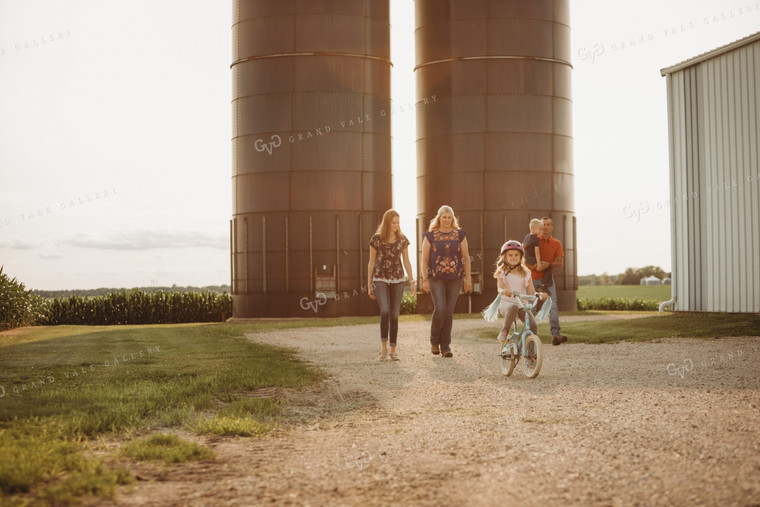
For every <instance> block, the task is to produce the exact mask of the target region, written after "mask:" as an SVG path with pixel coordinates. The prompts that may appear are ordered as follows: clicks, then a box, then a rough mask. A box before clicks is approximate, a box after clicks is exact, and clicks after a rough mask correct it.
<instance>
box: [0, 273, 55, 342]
mask: <svg viewBox="0 0 760 507" xmlns="http://www.w3.org/2000/svg"><path fill="white" fill-rule="evenodd" d="M44 312H45V300H44V299H42V298H41V297H39V296H35V295H34V294H32V293H31V292H30V291H28V290H26V289H25V288H24V284H23V283H21V282H18V281H16V279H15V278H13V279H11V278H10V277H9V276H8V275H6V274H4V273H3V267H2V266H0V331H2V330H3V329H11V328H14V327H21V326H33V325H35V324H37V323H38V322H39V320H40V319H41V318H42V316H43V314H44Z"/></svg>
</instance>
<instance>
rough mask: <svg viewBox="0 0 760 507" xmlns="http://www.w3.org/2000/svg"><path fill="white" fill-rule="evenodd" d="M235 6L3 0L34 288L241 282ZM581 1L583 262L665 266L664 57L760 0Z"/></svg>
mask: <svg viewBox="0 0 760 507" xmlns="http://www.w3.org/2000/svg"><path fill="white" fill-rule="evenodd" d="M231 12H232V6H231V2H229V1H226V0H225V1H222V0H213V1H212V0H205V1H199V0H195V1H189V0H183V1H180V0H150V1H146V0H137V1H131V2H115V1H111V0H89V1H88V0H67V1H65V2H61V1H53V0H0V264H2V265H4V266H5V267H4V270H5V272H6V273H8V274H9V275H11V276H16V277H18V279H19V280H21V281H22V282H24V283H25V284H26V285H27V287H28V288H34V289H87V288H96V287H133V286H146V285H154V284H155V285H172V284H177V285H196V286H202V285H217V284H225V283H229V271H230V270H229V262H230V252H229V220H230V216H231V213H232V204H231V193H232V190H231V189H232V184H231V172H232V169H231V142H230V138H231V135H232V133H231V108H230V101H231V85H230V79H231V71H230V68H229V65H230V63H231V58H232V55H231V51H230V48H231V44H232V43H231V38H232V34H231V30H230V25H231V22H232V17H231ZM571 15H572V19H571V22H572V45H573V47H572V50H573V53H572V54H573V65H574V70H573V102H574V110H573V122H574V133H573V136H574V150H575V160H574V167H575V175H576V180H575V193H576V215H577V217H578V246H579V254H578V271H579V274H581V275H583V274H590V273H597V274H601V273H602V272H603V271H606V272H608V273H611V274H612V273H619V272H622V271H623V270H625V268H627V267H629V266H633V267H639V266H644V265H649V264H654V265H658V266H661V267H663V268H664V269H665V270H666V271H667V270H669V269H670V234H669V216H670V215H669V208H668V206H667V204H666V202H667V199H668V184H669V183H668V139H667V108H666V95H665V78H663V77H661V76H660V73H659V70H660V69H661V68H663V67H667V66H670V65H673V64H675V63H677V62H679V61H682V60H685V59H687V58H691V57H693V56H696V55H698V54H700V53H703V52H705V51H709V50H711V49H714V48H716V47H718V46H722V45H724V44H727V43H729V42H732V41H734V40H737V39H740V38H742V37H745V36H747V35H749V34H751V33H754V32H756V31H758V30H760V2H755V1H751V2H746V1H744V2H742V1H733V0H725V1H704V0H697V1H695V0H690V1H686V0H669V1H667V2H664V1H657V2H655V1H651V0H645V1H639V2H617V1H610V0H606V1H603V0H575V1H573V2H571ZM391 17H392V19H391V24H392V32H391V41H392V55H391V57H392V60H393V63H394V67H393V71H392V79H393V82H392V91H393V100H394V104H395V105H400V104H407V103H410V102H411V103H413V102H414V101H415V96H416V95H415V90H414V84H415V81H414V75H413V71H412V68H413V67H414V54H413V51H412V48H413V47H414V3H413V2H412V0H391ZM632 40H633V42H634V43H633V45H631V41H632ZM414 122H415V114H414V112H413V111H408V112H404V113H399V114H397V115H395V117H394V119H393V125H392V129H393V132H392V133H393V164H394V167H393V169H394V207H395V208H396V209H398V210H399V212H400V213H401V216H402V229H403V230H405V232H406V233H407V235H408V236H410V237H413V236H414V216H415V214H416V210H417V207H416V202H415V199H416V191H415V177H416V156H415V142H414V139H415V124H414ZM636 210H642V211H644V212H643V213H642V212H639V213H635V211H636ZM463 226H464V228H465V229H466V224H464V225H463ZM642 245H644V246H642ZM411 251H414V250H413V249H411Z"/></svg>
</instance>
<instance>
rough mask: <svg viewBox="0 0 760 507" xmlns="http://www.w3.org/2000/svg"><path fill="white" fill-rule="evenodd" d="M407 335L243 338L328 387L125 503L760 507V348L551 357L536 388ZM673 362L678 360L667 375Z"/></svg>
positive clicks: (693, 345)
mask: <svg viewBox="0 0 760 507" xmlns="http://www.w3.org/2000/svg"><path fill="white" fill-rule="evenodd" d="M486 327H490V328H492V329H493V334H494V335H495V334H496V330H497V328H498V325H497V324H493V325H490V326H489V325H487V324H485V323H484V322H482V321H476V320H457V321H455V323H454V340H453V343H452V350H453V352H454V357H453V358H451V359H445V358H441V357H434V356H432V355H431V354H430V353H429V351H428V350H429V346H428V342H427V338H426V337H427V332H428V330H429V323H427V322H419V323H403V324H402V325H401V329H400V336H399V343H400V344H401V346H400V347H399V350H398V352H399V356H400V358H401V360H400V361H398V362H390V361H389V362H378V361H377V360H376V357H377V352H378V350H379V343H378V339H377V336H378V331H377V325H363V326H353V327H334V328H312V329H299V330H287V331H278V332H271V333H261V334H254V335H250V336H249V338H250V339H251V340H254V341H257V342H261V343H269V344H273V345H281V346H287V347H293V348H295V349H297V350H298V351H299V352H300V354H301V355H302V356H303V357H304V358H306V359H307V360H309V361H310V362H313V363H314V364H315V365H317V366H319V367H321V368H323V369H325V370H326V371H327V372H329V373H330V374H331V375H332V378H331V379H330V380H329V381H327V382H325V383H323V384H322V385H320V386H318V387H314V388H311V389H309V390H307V392H301V393H297V394H294V393H279V395H280V396H283V397H285V398H287V399H288V400H289V402H290V403H292V404H293V407H294V408H292V409H291V413H290V414H289V418H290V420H291V421H293V422H291V423H289V424H287V425H284V426H283V427H282V428H281V429H279V430H277V431H275V432H274V433H273V434H270V435H268V436H266V437H264V438H254V439H247V438H238V439H206V440H202V441H203V442H204V443H206V444H208V445H210V446H212V447H213V448H214V449H215V450H216V452H217V460H216V461H215V462H213V463H195V464H187V465H181V466H178V467H174V468H171V469H168V470H166V471H162V472H156V471H155V470H154V471H153V472H150V471H148V472H145V476H146V478H148V479H150V480H148V481H146V482H141V483H139V484H138V486H137V487H136V488H135V489H134V491H132V492H131V493H130V492H126V491H125V492H123V493H122V494H121V495H120V497H119V498H118V499H117V501H116V502H115V504H117V505H162V506H163V505H182V506H185V505H194V506H203V505H205V506H212V505H214V506H216V505H262V504H270V503H276V504H284V505H313V506H322V505H390V504H400V505H486V506H490V505H494V506H495V505H504V504H511V505H541V506H544V505H567V504H573V505H673V504H675V505H686V504H688V505H692V504H706V505H715V504H720V505H758V504H760V337H742V338H726V339H721V340H688V339H668V340H662V341H660V342H650V343H620V344H615V345H583V344H565V345H562V346H560V347H552V346H551V345H546V344H545V345H544V351H545V359H544V366H543V368H542V370H541V374H540V375H539V377H538V378H536V379H532V380H531V379H527V378H525V376H524V374H523V372H522V369H518V370H517V371H516V372H515V373H514V374H513V375H512V377H508V378H507V377H504V376H503V375H502V374H501V372H500V369H499V364H498V358H497V356H496V352H497V346H496V344H495V340H494V341H493V342H492V341H491V340H489V339H486V338H483V337H480V336H479V335H480V333H479V332H478V330H479V329H482V328H486ZM668 365H670V366H668Z"/></svg>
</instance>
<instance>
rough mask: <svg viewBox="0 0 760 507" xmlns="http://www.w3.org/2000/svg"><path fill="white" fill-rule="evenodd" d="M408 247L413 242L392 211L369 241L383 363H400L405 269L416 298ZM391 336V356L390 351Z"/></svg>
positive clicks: (369, 276)
mask: <svg viewBox="0 0 760 507" xmlns="http://www.w3.org/2000/svg"><path fill="white" fill-rule="evenodd" d="M408 247H409V240H408V239H406V236H404V235H403V234H401V228H400V226H399V216H398V213H397V212H396V210H393V209H389V210H388V211H386V212H385V214H384V215H383V221H382V222H381V223H380V226H379V227H378V228H377V232H375V234H374V235H373V236H372V238H370V240H369V265H368V266H367V287H368V291H369V297H371V298H372V299H375V300H377V305H378V306H379V307H380V342H381V344H382V348H381V349H380V357H378V359H380V360H381V361H383V360H385V359H388V357H390V358H391V359H392V360H393V361H398V356H397V355H396V342H397V340H396V338H397V336H398V314H399V310H400V309H401V297H402V296H403V295H404V286H405V285H406V281H407V277H405V276H404V269H403V268H406V273H407V275H409V276H408V279H409V280H410V281H411V289H412V294H414V293H415V287H414V276H412V264H411V263H410V262H409V252H408ZM402 259H403V267H402ZM389 335H390V342H391V345H390V347H391V350H390V356H389V354H388V348H387V343H388V338H389Z"/></svg>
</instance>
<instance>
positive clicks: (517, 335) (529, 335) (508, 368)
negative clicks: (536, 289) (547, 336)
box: [499, 294, 551, 378]
mask: <svg viewBox="0 0 760 507" xmlns="http://www.w3.org/2000/svg"><path fill="white" fill-rule="evenodd" d="M516 296H517V297H519V298H520V299H521V300H522V301H523V303H524V305H525V306H524V310H525V312H526V314H527V312H530V311H532V310H533V308H534V307H535V306H536V301H537V300H538V297H537V296H531V295H530V294H516ZM550 301H551V299H548V300H547V301H546V302H545V303H544V304H545V305H546V304H551V302H550ZM517 322H518V320H515V322H514V323H513V324H512V328H511V329H510V330H509V334H508V335H507V341H506V342H504V343H503V344H502V345H501V351H500V353H499V357H500V359H501V371H502V372H503V373H504V375H506V376H510V375H512V372H513V371H514V370H515V366H517V363H518V362H520V358H522V360H523V361H522V363H523V370H524V371H525V376H526V377H528V378H536V377H537V376H538V373H539V372H540V371H541V363H542V362H543V360H544V354H543V351H542V349H541V340H540V339H539V338H538V336H536V335H535V334H533V332H532V331H531V330H530V326H528V319H527V315H526V319H525V320H524V321H523V323H522V328H521V329H519V330H518V325H517ZM500 333H501V332H500Z"/></svg>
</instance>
